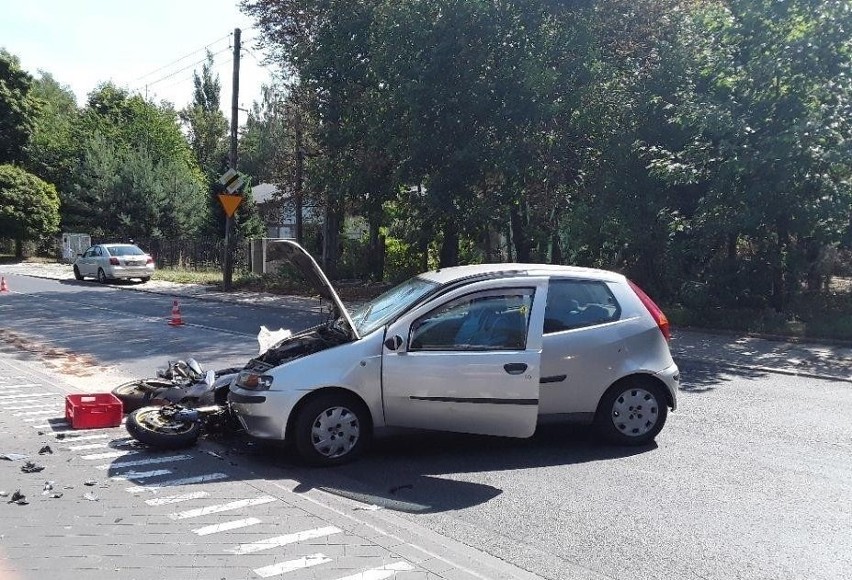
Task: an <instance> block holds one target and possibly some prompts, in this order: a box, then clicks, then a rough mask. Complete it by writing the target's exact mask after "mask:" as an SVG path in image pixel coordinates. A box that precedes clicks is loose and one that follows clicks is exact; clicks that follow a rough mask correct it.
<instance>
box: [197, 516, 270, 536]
mask: <svg viewBox="0 0 852 580" xmlns="http://www.w3.org/2000/svg"><path fill="white" fill-rule="evenodd" d="M259 523H260V520H259V519H257V518H246V519H244V520H233V521H230V522H222V523H221V524H213V525H212V526H204V527H203V528H198V529H195V530H192V533H193V534H197V535H199V536H209V535H210V534H218V533H219V532H228V531H230V530H238V529H240V528H247V527H249V526H254V525H256V524H259Z"/></svg>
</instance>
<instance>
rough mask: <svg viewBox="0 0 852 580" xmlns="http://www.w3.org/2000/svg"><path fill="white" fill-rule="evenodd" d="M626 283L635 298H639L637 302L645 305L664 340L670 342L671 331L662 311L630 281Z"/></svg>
mask: <svg viewBox="0 0 852 580" xmlns="http://www.w3.org/2000/svg"><path fill="white" fill-rule="evenodd" d="M627 283H628V284H629V285H630V288H632V289H633V292H635V293H636V296H638V297H639V300H641V301H642V304H644V305H645V308H647V309H648V312H650V313H651V316H652V317H653V318H654V321H655V322H656V323H657V326H658V327H659V328H660V332H662V333H663V336H664V337H665V338H666V340H671V339H672V331H671V329H670V328H669V319H668V318H666V315H665V314H663V311H662V310H660V307H659V306H657V305H656V304H655V303H654V301H653V300H651V297H650V296H648V295H647V294H645V292H644V291H643V290H642V289H641V288H640V287H639V286H637V285H636V284H634V283H633V282H631V281H630V280H628V281H627Z"/></svg>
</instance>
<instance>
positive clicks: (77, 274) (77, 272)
mask: <svg viewBox="0 0 852 580" xmlns="http://www.w3.org/2000/svg"><path fill="white" fill-rule="evenodd" d="M74 279H75V280H82V279H83V275H82V274H81V273H80V268H78V267H77V266H74Z"/></svg>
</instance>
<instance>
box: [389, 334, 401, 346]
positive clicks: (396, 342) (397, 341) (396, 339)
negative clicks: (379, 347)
mask: <svg viewBox="0 0 852 580" xmlns="http://www.w3.org/2000/svg"><path fill="white" fill-rule="evenodd" d="M401 346H402V337H401V336H399V335H398V334H397V335H394V336H392V337H390V338H389V339H387V340H386V341H385V347H386V348H387V349H388V350H397V349H398V348H399V347H401Z"/></svg>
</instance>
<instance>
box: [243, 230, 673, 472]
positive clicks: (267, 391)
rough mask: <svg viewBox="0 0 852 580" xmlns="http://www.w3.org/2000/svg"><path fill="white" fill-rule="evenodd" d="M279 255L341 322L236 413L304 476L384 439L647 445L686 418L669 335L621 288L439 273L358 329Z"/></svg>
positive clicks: (558, 274) (573, 273) (289, 345)
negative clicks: (459, 435) (413, 435)
mask: <svg viewBox="0 0 852 580" xmlns="http://www.w3.org/2000/svg"><path fill="white" fill-rule="evenodd" d="M279 243H282V244H284V245H285V248H284V249H285V251H286V253H287V255H288V258H289V260H290V261H291V262H292V263H294V264H296V265H297V266H298V267H299V269H300V270H301V271H302V273H303V274H304V275H305V276H306V277H307V278H308V279H309V280H311V281H312V282H313V283H314V286H315V287H316V288H317V290H318V292H319V293H320V294H321V295H322V296H323V297H325V298H327V299H328V300H330V301H331V302H332V304H334V306H335V312H334V316H333V317H332V318H331V319H330V320H329V322H328V323H327V324H323V325H321V326H318V327H315V328H311V329H309V330H306V331H303V332H300V333H297V334H294V335H292V336H289V337H287V338H285V339H284V340H282V341H280V342H279V343H277V344H275V345H274V346H273V347H272V348H270V349H268V350H267V351H265V352H263V353H262V354H261V355H259V356H258V357H256V358H254V359H252V360H251V361H250V362H249V363H248V364H247V365H246V367H245V369H243V371H242V372H241V373H240V374H239V375H238V376H237V378H236V379H235V380H234V383H233V384H232V385H231V387H230V393H229V404H230V407H231V410H232V411H233V413H234V415H235V416H236V417H237V419H238V420H239V421H240V423H241V424H242V426H243V427H244V428H245V429H246V431H247V432H248V434H250V435H252V436H254V437H258V438H263V439H271V440H285V441H289V442H292V443H293V444H294V446H295V449H296V451H297V452H298V454H299V455H300V456H301V457H302V458H303V459H304V460H306V461H307V462H309V463H312V464H317V465H331V464H337V463H342V462H345V461H348V460H350V459H353V458H354V457H356V456H357V455H358V454H359V453H361V452H363V450H364V449H365V448H366V447H367V445H368V444H369V441H370V438H371V435H372V432H373V430H374V429H375V428H378V427H383V426H394V427H414V428H423V429H435V430H445V431H456V432H464V433H480V434H488V435H501V436H510V437H529V436H531V435H532V434H533V433H534V432H535V430H536V426H537V425H538V424H539V421H541V420H544V419H551V418H557V419H567V420H573V421H581V422H587V423H594V424H595V425H596V427H597V428H598V429H599V431H600V432H601V434H602V435H603V436H605V437H606V438H608V439H609V440H611V441H613V442H615V443H618V444H625V445H642V444H645V443H648V442H650V441H651V440H652V439H654V437H655V436H656V435H657V434H658V433H659V432H660V430H661V429H662V428H663V425H664V424H665V421H666V416H667V413H668V410H669V409H672V410H673V409H675V407H676V405H677V391H678V381H679V372H678V368H677V366H676V365H675V363H674V361H673V360H672V357H671V353H670V351H669V347H668V339H669V338H670V337H669V324H668V321H667V319H666V317H665V315H664V314H663V313H662V311H661V310H660V309H659V308H658V307H657V306H656V305H655V304H654V302H653V301H652V300H651V299H650V298H649V297H648V296H647V295H646V294H645V293H644V292H642V290H641V289H639V288H638V287H637V286H636V285H635V284H633V283H632V282H631V281H629V280H628V279H626V278H625V277H624V276H622V275H620V274H616V273H613V272H607V271H603V270H594V269H588V268H576V267H569V266H552V265H542V264H482V265H476V266H461V267H455V268H445V269H441V270H436V271H432V272H425V273H423V274H420V275H419V276H415V277H414V278H411V279H410V280H408V281H406V282H404V283H402V284H400V285H399V286H397V287H395V288H393V289H392V290H390V291H388V292H386V293H385V294H383V295H381V296H379V297H378V298H376V299H374V300H372V301H370V302H368V303H366V304H364V305H362V306H360V307H359V308H357V309H356V310H354V311H353V312H351V313H350V312H348V311H347V309H346V308H345V307H344V305H343V303H342V302H341V301H340V298H339V297H338V295H337V293H336V292H335V290H334V288H333V287H332V286H331V284H330V283H329V281H328V279H327V278H326V277H325V275H324V274H323V272H322V271H321V270H320V268H319V266H318V265H317V264H316V262H315V261H314V260H313V258H311V256H310V255H309V254H308V253H307V252H306V251H305V250H304V249H303V248H301V247H300V246H299V245H297V244H296V243H294V242H289V241H287V242H279Z"/></svg>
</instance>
